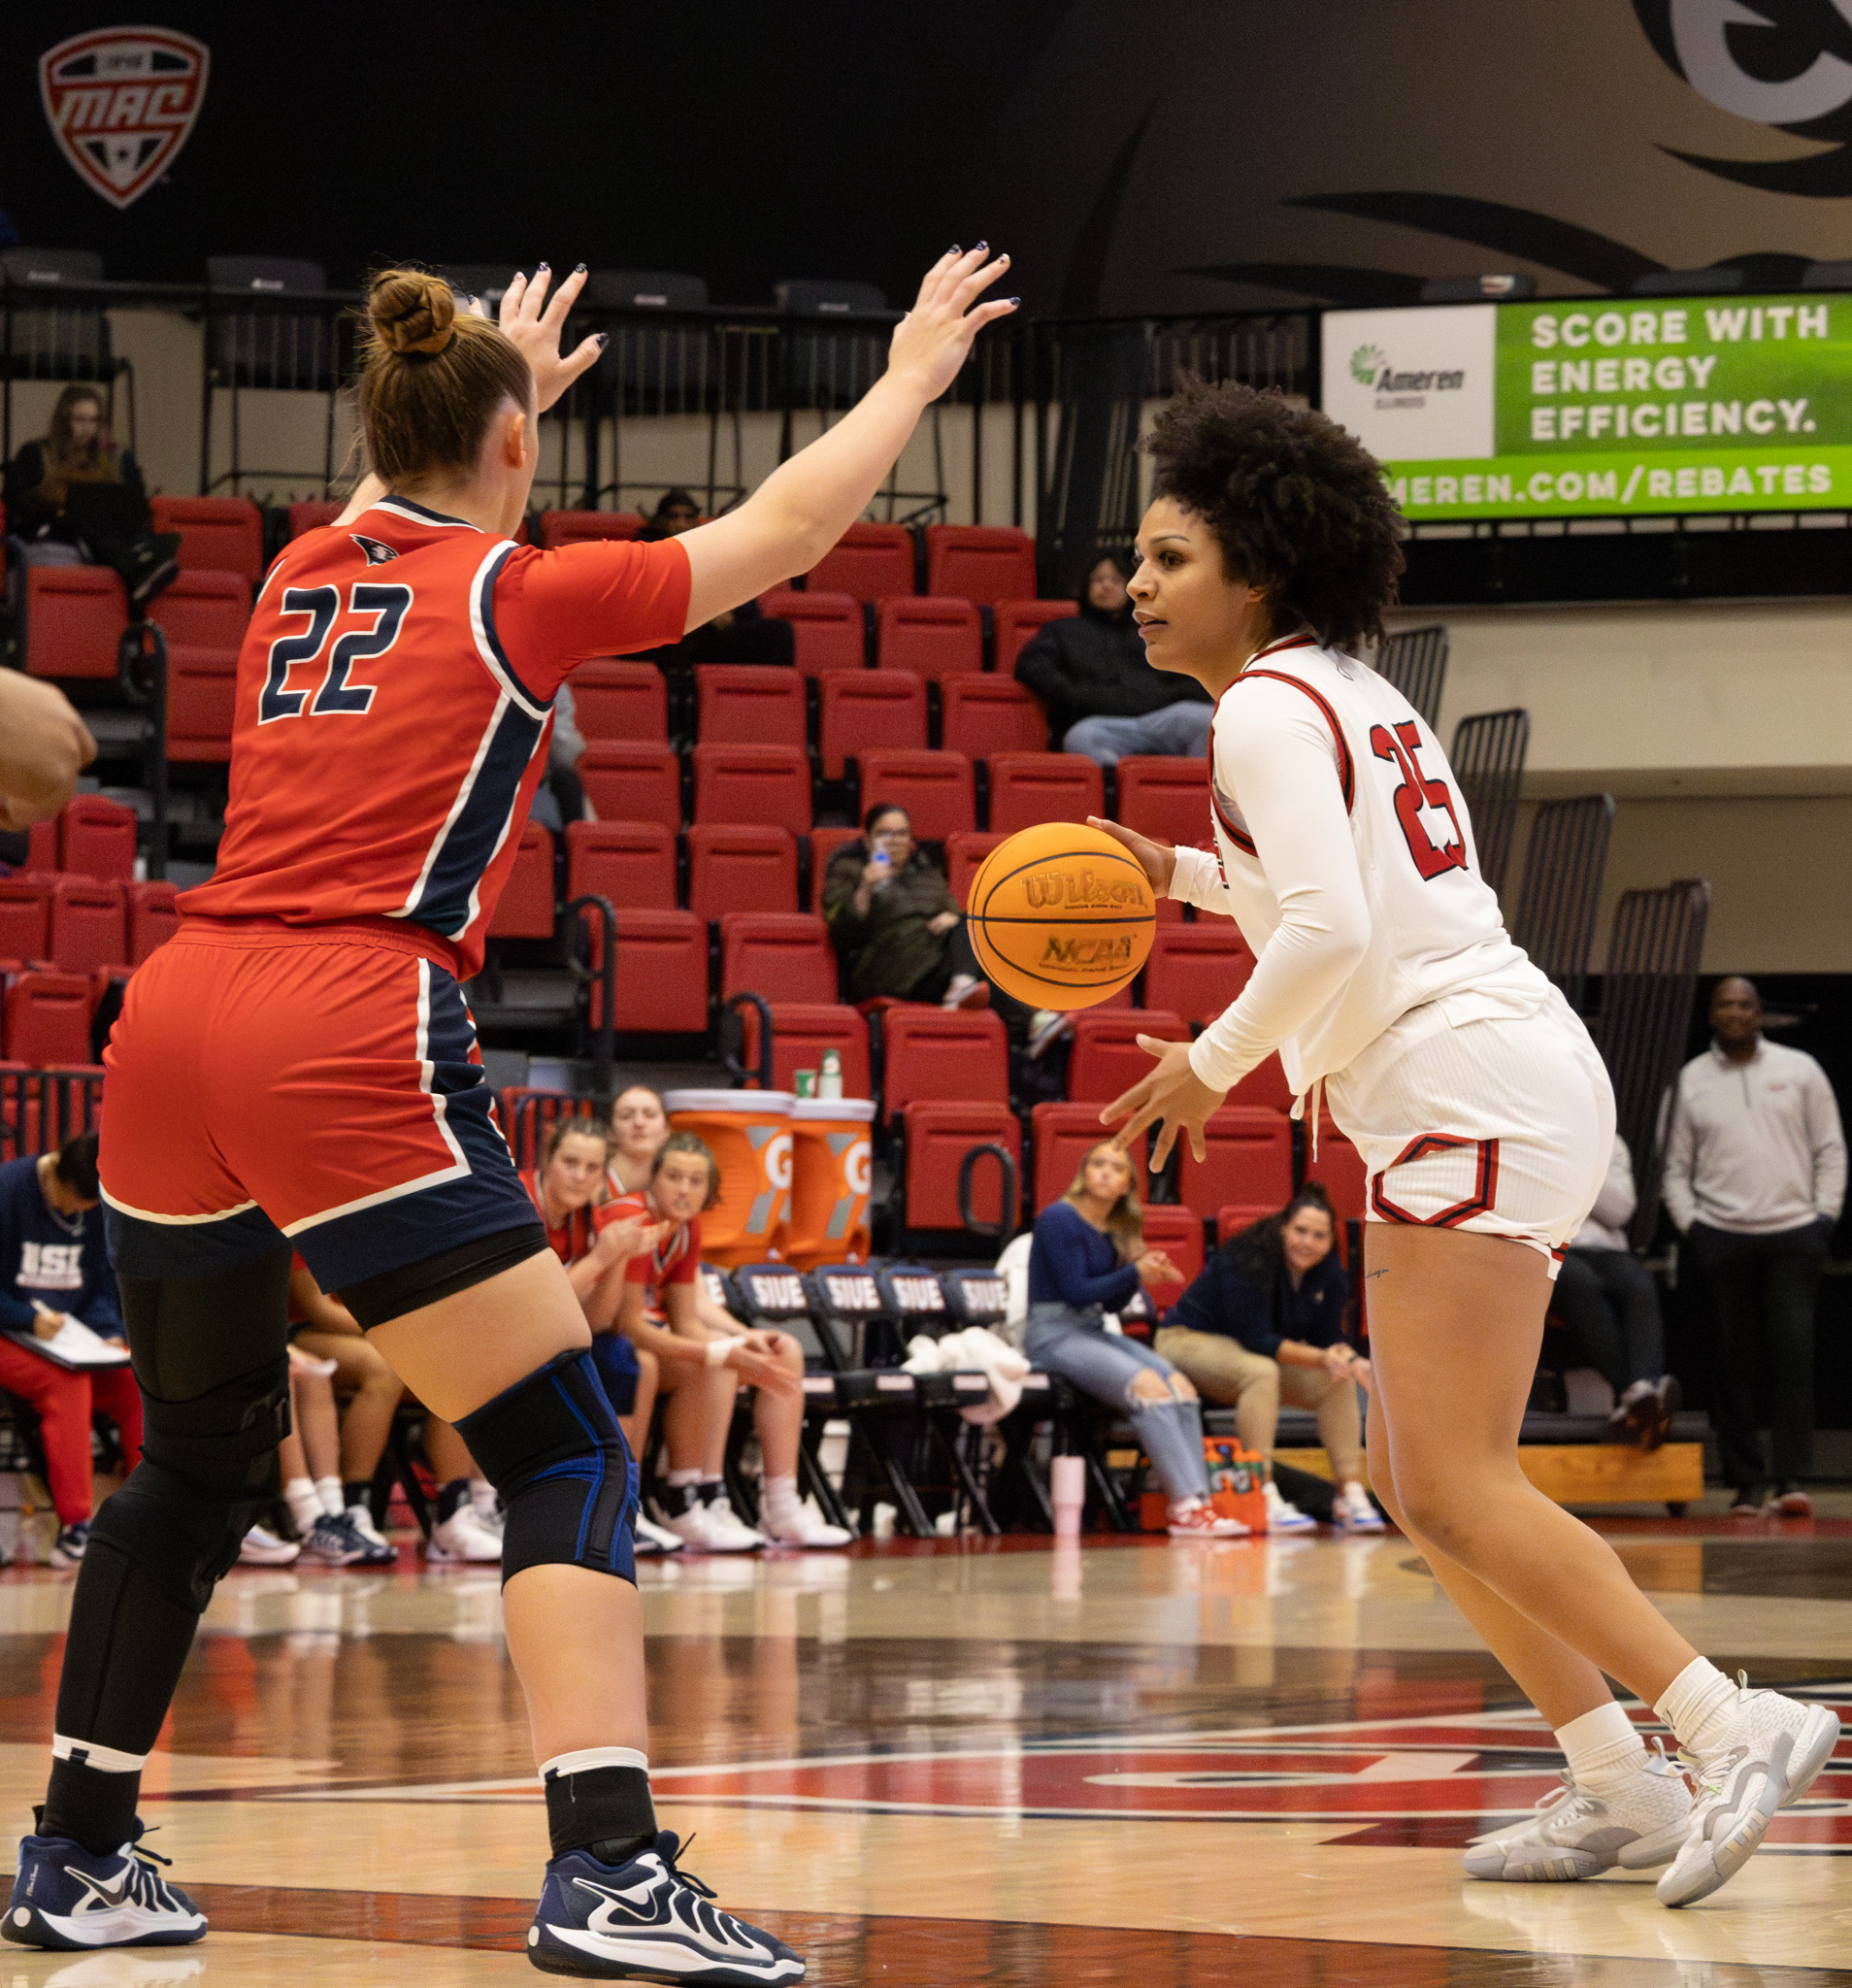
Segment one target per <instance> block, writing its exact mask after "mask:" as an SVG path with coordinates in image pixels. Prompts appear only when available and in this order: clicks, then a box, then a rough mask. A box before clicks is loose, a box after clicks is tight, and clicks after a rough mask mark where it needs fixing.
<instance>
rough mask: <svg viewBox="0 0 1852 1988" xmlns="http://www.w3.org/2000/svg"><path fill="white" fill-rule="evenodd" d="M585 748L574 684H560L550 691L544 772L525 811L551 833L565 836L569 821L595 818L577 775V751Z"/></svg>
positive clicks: (578, 752)
mask: <svg viewBox="0 0 1852 1988" xmlns="http://www.w3.org/2000/svg"><path fill="white" fill-rule="evenodd" d="M584 749H585V735H584V733H583V732H581V731H580V730H579V707H578V705H577V704H575V703H574V701H573V686H572V685H571V684H570V683H562V684H561V685H560V686H559V688H558V689H557V690H555V691H554V692H553V736H552V739H551V741H550V743H549V744H548V746H547V747H546V775H545V777H544V778H543V779H542V780H541V783H540V785H539V786H538V787H536V788H535V789H534V799H533V802H532V804H531V805H530V806H529V808H528V811H527V812H528V813H529V814H530V815H531V816H532V818H533V819H534V820H536V821H538V822H539V823H540V825H541V826H542V827H543V828H545V829H547V830H550V831H551V833H552V834H554V835H564V834H565V833H566V830H567V826H568V825H569V824H570V823H572V822H575V821H595V820H596V819H597V818H598V817H597V814H596V812H594V810H593V808H592V804H591V802H590V801H589V800H588V799H587V798H586V795H585V788H584V785H583V783H582V782H581V781H580V779H579V754H580V753H582V752H583V751H584Z"/></svg>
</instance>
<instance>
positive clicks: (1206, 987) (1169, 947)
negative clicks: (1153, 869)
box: [1144, 918, 1254, 1208]
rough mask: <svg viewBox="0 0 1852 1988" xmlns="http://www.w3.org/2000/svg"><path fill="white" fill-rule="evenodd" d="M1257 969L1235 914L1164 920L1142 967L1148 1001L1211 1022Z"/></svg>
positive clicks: (1189, 1019)
mask: <svg viewBox="0 0 1852 1988" xmlns="http://www.w3.org/2000/svg"><path fill="white" fill-rule="evenodd" d="M1253 971H1254V955H1253V954H1252V953H1251V952H1249V951H1248V949H1247V947H1246V945H1245V944H1242V941H1241V935H1240V932H1239V931H1238V930H1237V929H1236V925H1235V921H1234V920H1233V919H1232V918H1199V919H1198V920H1197V922H1196V923H1195V924H1193V925H1160V926H1159V927H1158V928H1157V933H1156V936H1155V937H1154V938H1153V939H1152V941H1151V957H1150V959H1149V960H1148V961H1147V962H1146V963H1145V968H1144V1005H1145V1006H1146V1007H1147V1008H1168V1009H1169V1010H1170V1011H1172V1012H1173V1013H1174V1014H1178V1015H1181V1016H1182V1018H1183V1019H1184V1020H1185V1021H1186V1022H1196V1023H1198V1024H1200V1025H1201V1026H1203V1027H1205V1028H1207V1025H1208V1024H1209V1023H1210V1022H1212V1021H1213V1020H1214V1019H1215V1017H1216V1016H1217V1015H1218V1014H1220V1013H1221V1011H1223V1009H1225V1008H1226V1007H1227V1006H1228V1004H1229V1003H1230V1002H1231V1001H1233V1000H1234V999H1235V997H1236V995H1238V994H1239V993H1240V991H1241V989H1242V988H1243V987H1245V986H1246V985H1247V977H1248V975H1249V974H1251V973H1252V972H1253ZM1225 1198H1226V1197H1225ZM1201 1206H1203V1207H1205V1208H1214V1207H1216V1206H1217V1204H1216V1203H1214V1202H1212V1201H1210V1202H1204V1203H1202V1204H1201Z"/></svg>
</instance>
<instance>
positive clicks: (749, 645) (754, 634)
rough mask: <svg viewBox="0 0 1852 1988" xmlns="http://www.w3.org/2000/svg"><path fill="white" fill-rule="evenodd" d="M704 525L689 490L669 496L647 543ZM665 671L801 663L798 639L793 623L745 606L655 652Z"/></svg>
mask: <svg viewBox="0 0 1852 1988" xmlns="http://www.w3.org/2000/svg"><path fill="white" fill-rule="evenodd" d="M700 522H701V507H700V506H699V505H698V504H697V503H696V502H695V501H694V499H693V498H692V497H691V496H690V495H689V494H688V492H687V491H686V490H665V491H664V492H663V494H662V501H661V502H660V503H659V504H658V505H657V506H656V508H655V510H654V512H653V513H651V514H650V515H649V516H648V517H647V518H646V519H645V521H644V527H643V529H642V531H640V532H639V533H638V534H637V536H638V538H639V539H642V540H655V539H678V538H679V537H680V536H681V534H682V533H683V532H688V531H693V529H694V528H695V526H696V525H698V524H699V523H700ZM653 653H654V655H655V658H656V660H657V662H659V663H660V664H661V665H662V666H663V668H664V669H671V670H680V669H687V668H689V667H691V666H692V665H693V664H695V663H782V664H784V665H786V666H787V667H794V666H795V665H796V663H797V637H796V636H795V635H794V634H793V633H792V630H791V624H790V623H789V622H788V621H779V620H776V619H774V618H772V617H770V616H767V615H765V614H762V613H760V612H759V604H758V602H757V601H742V602H741V604H740V605H739V606H738V607H737V608H729V609H727V610H726V612H725V613H720V614H716V615H715V616H714V617H713V619H712V620H711V621H704V622H703V623H702V624H701V626H700V627H699V628H691V629H690V630H689V631H688V633H687V634H686V635H684V636H683V637H682V638H681V640H680V641H679V642H678V643H677V644H676V645H675V646H673V647H672V648H659V649H656V650H655V651H654V652H653Z"/></svg>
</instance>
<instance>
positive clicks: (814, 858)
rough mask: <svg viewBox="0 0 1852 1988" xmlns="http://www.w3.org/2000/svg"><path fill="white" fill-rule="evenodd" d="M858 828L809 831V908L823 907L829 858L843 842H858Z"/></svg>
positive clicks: (819, 908) (816, 909)
mask: <svg viewBox="0 0 1852 1988" xmlns="http://www.w3.org/2000/svg"><path fill="white" fill-rule="evenodd" d="M861 834H862V831H861V830H860V829H859V828H813V829H811V831H810V910H811V911H821V910H822V909H823V885H824V883H825V881H826V880H827V878H828V877H829V874H830V858H831V857H832V856H834V855H835V854H836V852H837V850H838V849H840V848H841V847H842V846H843V844H844V843H852V842H859V841H860V840H861Z"/></svg>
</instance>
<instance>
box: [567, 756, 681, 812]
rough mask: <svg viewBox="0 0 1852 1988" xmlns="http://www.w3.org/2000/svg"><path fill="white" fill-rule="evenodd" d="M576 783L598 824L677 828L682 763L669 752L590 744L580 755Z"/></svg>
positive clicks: (679, 810)
mask: <svg viewBox="0 0 1852 1988" xmlns="http://www.w3.org/2000/svg"><path fill="white" fill-rule="evenodd" d="M579 783H580V784H581V785H582V786H583V787H584V789H585V798H586V799H587V800H588V801H589V802H590V803H591V804H592V807H593V808H594V809H595V810H596V811H597V812H598V815H599V818H600V819H601V820H604V821H659V822H661V823H662V825H663V826H664V827H665V828H667V829H670V830H672V831H674V830H678V829H679V828H680V827H681V763H680V761H679V760H678V759H677V757H676V755H675V754H674V753H673V752H672V751H671V750H670V749H669V747H668V746H642V745H633V744H629V743H627V742H624V741H620V740H616V739H594V740H593V741H592V742H591V744H590V745H588V746H586V747H585V749H584V751H583V752H581V753H580V754H579Z"/></svg>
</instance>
